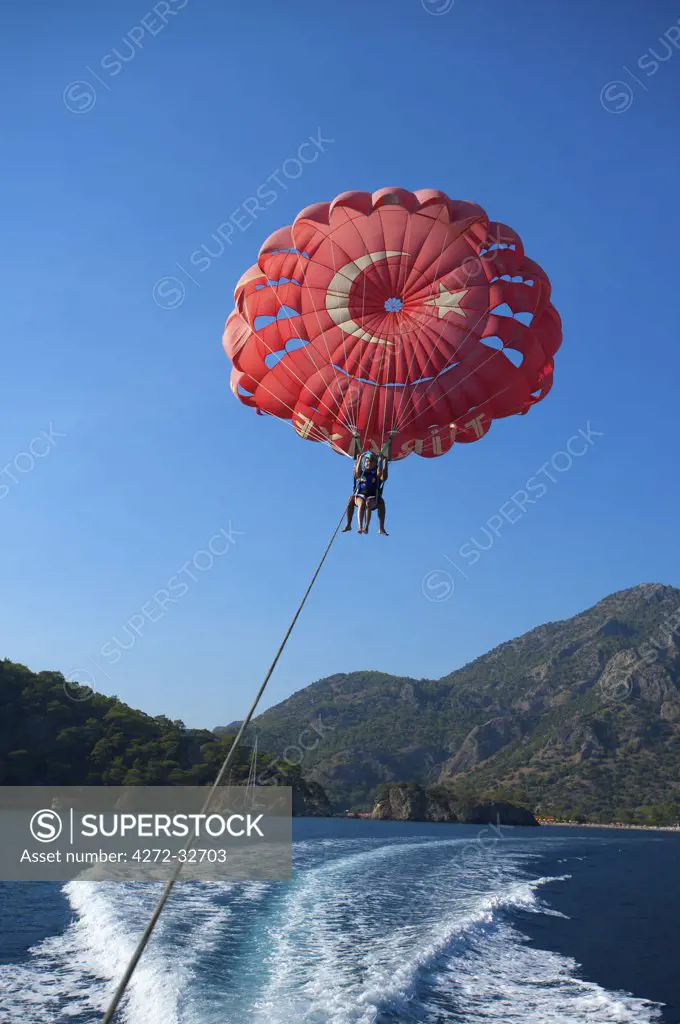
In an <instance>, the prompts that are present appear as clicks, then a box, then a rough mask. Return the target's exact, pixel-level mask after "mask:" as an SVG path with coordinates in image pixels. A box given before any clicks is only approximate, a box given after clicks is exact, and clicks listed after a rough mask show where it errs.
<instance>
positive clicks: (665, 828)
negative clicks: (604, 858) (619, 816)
mask: <svg viewBox="0 0 680 1024" xmlns="http://www.w3.org/2000/svg"><path fill="white" fill-rule="evenodd" d="M536 821H537V822H538V824H539V825H541V826H542V827H545V828H551V827H558V828H618V829H626V830H628V831H635V832H680V825H626V824H624V823H623V822H609V823H608V824H606V825H603V824H600V823H599V822H595V821H545V820H543V819H542V818H537V819H536Z"/></svg>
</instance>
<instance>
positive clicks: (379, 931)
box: [0, 837, 661, 1024]
mask: <svg viewBox="0 0 680 1024" xmlns="http://www.w3.org/2000/svg"><path fill="white" fill-rule="evenodd" d="M529 845H530V847H531V851H529ZM469 848H470V842H469V841H468V842H465V841H463V840H460V839H447V840H441V841H440V840H436V841H429V842H428V841H423V839H422V837H421V838H420V839H417V840H416V839H410V838H409V839H401V840H396V841H391V842H387V843H386V842H385V841H384V840H372V839H349V840H329V839H325V840H316V841H306V842H301V843H298V844H296V846H295V851H294V858H295V875H294V881H293V882H292V883H288V884H283V883H239V884H234V885H226V884H214V885H205V884H199V883H182V884H180V885H179V886H178V887H177V889H176V890H175V894H174V895H173V898H172V899H171V901H170V902H169V903H168V906H167V908H166V911H165V913H164V915H163V917H161V920H160V923H159V926H158V928H157V931H156V933H155V934H154V936H153V938H152V940H151V942H150V944H149V947H148V949H147V951H146V953H145V955H144V957H143V959H142V961H141V963H140V965H139V968H138V970H137V972H136V973H135V975H134V977H133V981H132V984H131V986H130V990H129V993H128V995H127V996H126V999H125V1002H124V1004H123V1009H122V1011H121V1022H124V1024H245V1022H252V1024H265V1022H267V1024H388V1022H395V1021H399V1022H403V1024H410V1022H413V1024H443V1022H453V1024H456V1022H461V1024H462V1022H465V1024H477V1022H479V1024H482V1022H484V1024H494V1022H498V1024H501V1022H502V1024H515V1022H517V1024H520V1022H521V1024H583V1021H584V1020H588V1021H589V1022H592V1024H607V1022H610V1021H611V1022H614V1021H615V1022H618V1024H627V1022H631V1024H633V1022H635V1024H646V1022H652V1021H655V1020H659V1019H660V1016H661V1011H660V1008H659V1006H658V1005H656V1004H653V1003H650V1002H648V1001H646V1000H642V999H637V998H635V997H633V996H631V995H628V994H626V993H615V992H610V991H607V990H605V989H604V988H601V987H600V986H598V985H596V984H593V983H590V982H585V981H583V980H581V979H579V977H578V965H577V964H576V963H575V962H574V961H573V960H570V959H569V958H567V957H564V956H560V955H558V954H556V953H552V952H548V951H545V950H542V949H538V948H536V947H535V946H533V945H531V944H530V943H529V942H528V940H527V939H526V938H525V936H524V935H523V934H522V932H521V921H520V918H521V913H520V912H524V913H535V914H554V913H555V912H554V911H552V910H551V909H550V908H549V907H548V906H547V905H546V904H545V902H544V901H543V900H542V899H541V890H542V888H543V887H544V886H545V885H546V884H547V883H548V882H555V881H561V882H563V883H564V884H568V882H569V876H568V875H560V876H557V877H552V878H536V877H532V876H531V874H530V870H529V869H530V863H531V862H532V861H533V859H534V858H535V853H536V848H537V843H536V841H532V842H531V844H528V843H527V842H526V840H514V839H507V838H505V839H504V842H503V850H502V855H501V854H500V852H499V851H495V850H491V849H488V850H486V852H485V856H484V858H482V860H481V862H480V861H479V859H478V860H477V862H475V864H474V865H471V864H470V859H469V857H468V856H466V851H468V852H469ZM158 891H159V889H158V886H157V885H155V884H148V883H124V884H120V883H119V884H115V883H93V882H72V883H69V884H68V885H67V886H65V888H64V890H63V893H64V895H65V896H66V897H67V899H68V901H69V904H70V908H71V913H72V920H71V923H70V924H69V925H68V927H67V928H66V929H65V930H64V931H63V932H62V933H61V934H59V935H55V936H52V937H50V938H48V939H45V940H44V941H43V942H41V943H40V944H39V945H37V946H35V947H34V948H33V949H32V950H31V951H30V954H29V956H28V957H27V958H25V959H24V961H23V962H22V963H21V964H19V965H17V964H12V965H7V966H4V967H0V1020H2V1021H3V1022H4V1021H20V1020H21V1021H25V1020H30V1021H31V1024H67V1022H68V1024H97V1022H98V1020H99V1018H100V1016H101V1013H102V1011H103V1009H104V1008H105V1006H106V1003H107V1000H108V998H109V997H110V995H111V993H112V991H113V988H114V987H115V985H116V983H117V981H118V980H119V978H120V976H121V974H122V972H123V970H124V968H125V966H126V964H127V961H128V958H129V956H130V954H131V952H132V950H133V948H134V945H135V942H136V940H137V937H138V935H139V933H140V932H141V930H142V928H143V927H144V924H145V923H146V920H147V918H148V915H149V913H150V911H151V908H152V906H153V904H154V902H155V899H156V898H157V896H158Z"/></svg>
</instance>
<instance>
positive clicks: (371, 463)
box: [364, 452, 378, 469]
mask: <svg viewBox="0 0 680 1024" xmlns="http://www.w3.org/2000/svg"><path fill="white" fill-rule="evenodd" d="M377 464H378V460H377V459H376V457H375V455H374V454H373V452H366V454H365V455H364V469H375V467H376V466H377Z"/></svg>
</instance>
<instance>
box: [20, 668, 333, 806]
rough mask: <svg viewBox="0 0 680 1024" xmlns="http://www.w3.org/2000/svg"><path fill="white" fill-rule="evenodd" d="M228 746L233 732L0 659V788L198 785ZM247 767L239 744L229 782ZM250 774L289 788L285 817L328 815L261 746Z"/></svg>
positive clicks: (298, 778) (317, 796) (291, 768)
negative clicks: (138, 706)
mask: <svg viewBox="0 0 680 1024" xmlns="http://www.w3.org/2000/svg"><path fill="white" fill-rule="evenodd" d="M232 741H233V734H232V735H226V734H225V735H220V736H216V735H215V734H214V733H212V732H209V731H208V730H207V729H187V728H185V726H184V723H183V722H180V721H174V722H173V721H170V719H169V718H166V717H165V716H164V715H158V716H156V717H151V716H150V715H145V714H143V712H141V711H136V710H135V709H134V708H130V707H128V705H127V704H123V702H122V701H119V700H118V699H117V698H116V697H105V696H104V695H103V694H99V693H93V692H92V691H91V690H89V689H88V688H87V687H81V686H78V685H77V684H74V683H71V682H69V681H68V680H66V679H64V677H63V676H62V675H61V673H59V672H39V673H35V672H31V671H30V670H29V669H27V668H26V667H25V666H24V665H17V664H14V663H13V662H11V661H8V660H7V659H4V660H2V661H0V785H2V786H82V785H86V786H102V785H103V786H107V785H108V786H139V785H147V786H162V785H184V786H206V785H208V784H212V782H213V781H214V779H215V776H216V775H217V772H218V770H219V767H220V765H221V764H222V761H223V760H224V757H225V755H226V753H227V750H228V748H229V746H231V743H232ZM250 767H251V752H250V750H249V749H248V748H247V747H245V746H239V748H238V750H237V753H236V758H235V761H234V764H233V766H232V771H231V772H230V775H229V779H230V781H231V783H232V784H233V785H239V784H240V783H243V782H245V781H246V780H247V779H248V776H249V773H250ZM257 771H258V779H260V778H262V779H263V783H264V784H270V785H276V784H278V785H284V786H291V787H292V790H293V814H299V815H325V814H328V813H329V812H330V806H329V804H328V799H327V797H326V794H325V793H324V792H323V789H322V788H321V787H320V786H319V784H318V783H316V782H313V781H312V782H308V781H307V780H306V779H305V778H303V776H302V773H301V771H300V769H299V767H296V766H295V765H280V764H277V763H275V758H274V757H273V756H272V755H271V754H268V753H266V752H265V751H264V748H262V749H261V750H260V751H259V752H258V757H257Z"/></svg>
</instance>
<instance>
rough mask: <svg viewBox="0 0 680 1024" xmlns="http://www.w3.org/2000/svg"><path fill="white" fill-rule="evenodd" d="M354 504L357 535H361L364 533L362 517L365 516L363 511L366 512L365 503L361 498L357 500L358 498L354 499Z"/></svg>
mask: <svg viewBox="0 0 680 1024" xmlns="http://www.w3.org/2000/svg"><path fill="white" fill-rule="evenodd" d="M356 504H357V520H358V522H359V531H358V532H359V533H363V532H364V515H365V511H366V502H365V501H364V499H363V498H359V497H358V498H357V499H356Z"/></svg>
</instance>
